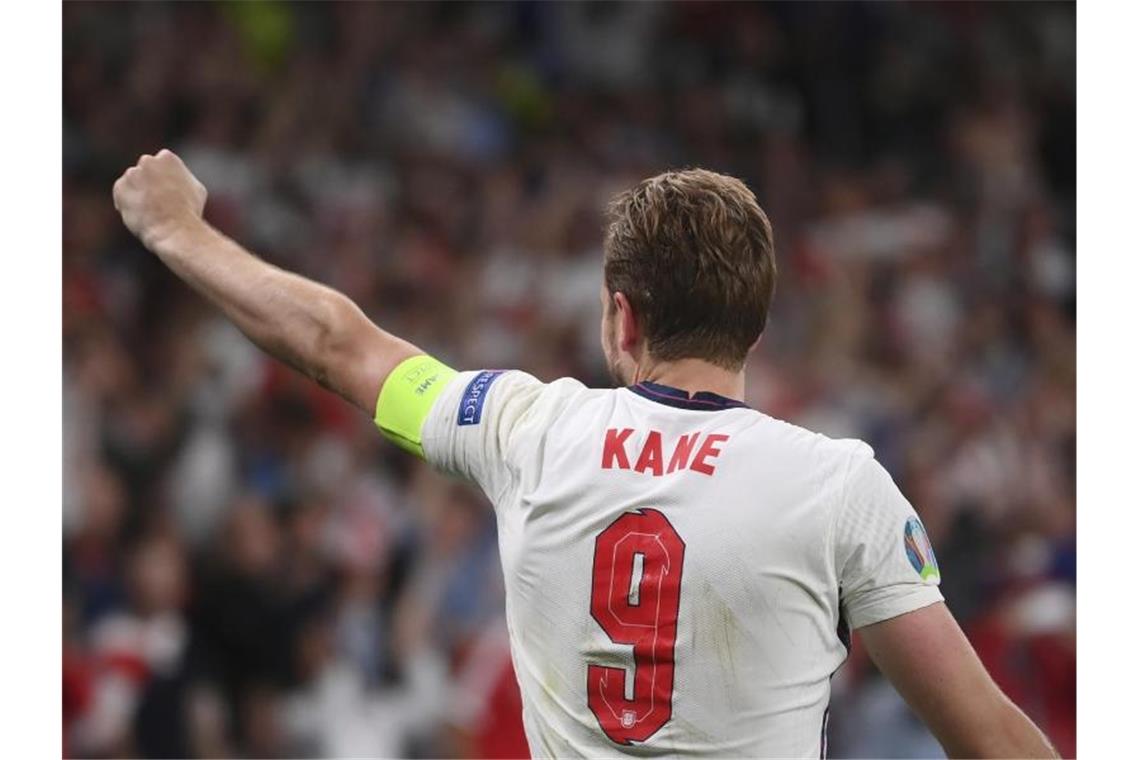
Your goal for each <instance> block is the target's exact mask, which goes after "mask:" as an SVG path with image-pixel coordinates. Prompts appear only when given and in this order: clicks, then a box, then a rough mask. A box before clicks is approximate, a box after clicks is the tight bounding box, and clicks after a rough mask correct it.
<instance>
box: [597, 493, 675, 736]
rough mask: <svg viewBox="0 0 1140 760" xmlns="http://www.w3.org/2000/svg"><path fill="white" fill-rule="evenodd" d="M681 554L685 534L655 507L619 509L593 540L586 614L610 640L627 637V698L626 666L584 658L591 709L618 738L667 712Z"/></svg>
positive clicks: (654, 724)
mask: <svg viewBox="0 0 1140 760" xmlns="http://www.w3.org/2000/svg"><path fill="white" fill-rule="evenodd" d="M684 560H685V542H684V541H682V540H681V537H680V536H679V535H677V531H676V530H674V529H673V526H672V525H671V524H670V523H669V520H667V519H666V518H665V515H663V514H661V513H660V512H658V511H657V510H655V509H641V510H638V511H636V512H627V513H625V514H624V515H622V516H621V517H619V518H618V519H617V520H615V521H614V522H612V523H611V524H610V526H609V527H608V528H606V529H605V530H603V531H602V532H601V533H600V534H598V538H597V541H596V542H595V544H594V577H593V593H592V595H591V597H590V614H591V615H592V616H593V618H594V620H596V621H598V625H600V626H601V627H602V630H603V631H605V632H606V634H607V635H608V636H609V637H610V640H611V641H613V642H614V643H615V644H632V645H633V691H632V694H633V698H632V699H626V697H625V694H626V677H627V671H626V669H625V668H610V667H604V666H602V665H590V666H589V667H588V669H587V673H586V693H587V695H588V699H589V705H590V711H591V712H593V713H594V716H595V717H597V719H598V723H599V725H601V727H602V731H604V732H605V734H606V736H608V737H609V738H610V739H612V740H613V741H615V742H617V743H618V744H624V745H630V744H632V743H633V742H643V741H645V740H646V739H648V738H649V737H650V736H652V735H653V734H654V733H656V732H657V731H658V730H659V729H660V728H661V727H662V726H664V725H665V724H666V723H667V722H668V721H669V718H670V717H672V715H673V649H674V645H675V644H676V641H677V611H678V609H679V607H680V604H681V566H682V564H683V563H684ZM637 575H640V577H639V578H638V577H635V576H637Z"/></svg>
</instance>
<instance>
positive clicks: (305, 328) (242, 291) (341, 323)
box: [153, 222, 417, 409]
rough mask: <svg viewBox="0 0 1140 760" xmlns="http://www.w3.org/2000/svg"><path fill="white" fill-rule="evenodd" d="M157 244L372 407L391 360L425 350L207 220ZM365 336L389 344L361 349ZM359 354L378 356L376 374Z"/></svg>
mask: <svg viewBox="0 0 1140 760" xmlns="http://www.w3.org/2000/svg"><path fill="white" fill-rule="evenodd" d="M153 249H154V252H155V253H156V254H157V255H158V256H159V257H160V258H161V259H162V261H163V262H164V263H165V264H166V265H167V266H169V267H170V269H171V270H172V271H173V272H174V273H175V274H177V275H178V276H179V277H180V278H181V279H183V280H184V281H185V282H186V283H187V284H188V285H190V286H191V287H192V288H194V289H195V290H196V291H198V292H199V293H201V294H202V295H203V296H205V297H206V298H207V299H209V300H210V301H211V302H212V303H214V304H215V305H216V306H217V307H218V308H219V309H221V310H222V311H223V312H224V313H225V315H226V316H227V317H228V318H229V319H230V320H231V321H233V323H234V324H235V325H236V326H237V327H238V328H239V329H240V330H241V331H242V332H243V333H245V334H246V335H247V336H248V337H249V338H250V340H252V341H253V342H254V343H255V344H257V345H258V346H259V347H260V348H262V349H263V350H265V351H266V352H267V353H269V354H271V355H273V356H274V357H276V358H278V359H280V360H281V361H284V362H285V363H287V364H289V365H290V366H292V367H294V368H295V369H297V370H299V371H300V372H302V373H304V374H305V375H307V376H309V377H310V378H312V379H314V380H316V381H317V382H319V383H320V384H321V385H323V386H325V387H327V388H329V389H330V390H333V391H335V392H337V393H339V394H340V395H342V396H344V397H345V398H347V399H349V400H350V401H352V402H354V403H356V404H357V405H358V406H362V407H363V408H365V409H369V406H370V405H371V404H373V403H374V402H375V399H376V393H377V392H378V390H379V387H380V384H381V383H382V382H383V379H384V377H386V376H387V371H386V370H385V368H387V369H388V370H390V368H391V367H392V366H395V363H398V361H399V360H401V359H402V358H404V357H406V356H410V355H412V354H414V353H416V352H417V351H416V349H415V347H414V346H411V345H410V344H407V343H405V342H403V341H400V340H398V339H396V338H394V337H392V336H390V335H388V334H387V333H383V332H382V331H380V330H379V329H378V328H376V327H375V326H374V325H372V324H371V323H370V322H368V320H367V318H366V317H365V316H364V315H363V313H361V312H360V310H359V309H358V308H357V307H356V305H355V304H353V303H352V301H351V300H349V299H348V298H347V297H346V296H344V295H343V294H341V293H339V292H337V291H335V290H333V289H332V288H329V287H327V286H325V285H321V284H320V283H317V282H313V281H312V280H308V279H306V278H304V277H301V276H299V275H296V274H293V273H291V272H287V271H285V270H283V269H280V268H278V267H275V266H273V265H272V264H269V263H267V262H265V261H263V260H261V259H259V258H257V257H256V256H254V255H252V254H251V253H249V252H248V251H246V250H245V249H244V248H242V247H241V246H240V245H238V244H237V243H235V242H234V241H232V240H230V239H229V238H227V237H226V236H225V235H223V234H221V233H220V232H218V231H217V230H215V229H213V228H212V227H210V226H209V225H208V224H206V223H205V222H201V223H198V224H193V225H187V226H186V227H185V228H182V229H179V230H178V231H177V232H174V233H172V234H170V235H169V236H167V237H165V238H164V239H162V240H161V241H156V242H155V243H154V245H153ZM365 333H377V334H378V335H376V336H373V335H367V334H365ZM365 341H368V342H370V343H371V345H373V346H375V345H376V344H377V343H381V344H382V345H381V346H380V347H379V348H380V349H381V350H379V351H378V352H377V351H372V352H368V353H371V354H373V355H354V354H364V353H366V349H365V348H364V347H363V346H358V345H354V343H364V342H365ZM376 353H380V354H381V355H380V356H377V355H375V354H376ZM386 354H391V356H390V357H389V356H386ZM353 362H357V363H359V364H360V365H367V363H369V362H371V363H374V364H376V365H377V369H376V371H375V375H376V376H375V377H374V378H373V379H372V380H371V381H369V379H368V378H367V377H365V378H363V379H362V380H361V379H357V378H355V377H352V376H351V375H352V372H351V371H350V370H352V369H357V368H353V367H351V366H349V365H351V364H352V363H353ZM362 382H363V386H364V387H358V386H360V385H361V384H362ZM369 384H370V385H371V386H374V387H370V385H369Z"/></svg>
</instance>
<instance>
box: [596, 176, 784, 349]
mask: <svg viewBox="0 0 1140 760" xmlns="http://www.w3.org/2000/svg"><path fill="white" fill-rule="evenodd" d="M609 214H610V220H609V226H608V227H607V229H606V235H605V275H604V276H605V284H606V288H607V289H608V290H609V292H610V294H611V297H612V294H614V293H617V292H619V291H620V292H622V293H624V294H625V296H626V298H628V299H629V302H630V304H631V305H632V306H633V309H634V312H635V313H636V314H637V316H638V318H639V319H641V320H642V328H643V330H644V331H645V337H646V341H647V345H648V349H649V353H650V354H652V355H653V356H654V357H655V358H657V359H659V360H662V361H673V360H676V359H682V358H698V359H704V360H706V361H709V362H712V363H713V364H716V365H718V366H722V367H725V368H728V369H739V368H740V367H742V366H743V365H744V359H745V357H746V356H747V355H748V350H749V349H750V348H751V347H752V345H753V344H754V343H755V342H756V339H757V338H759V337H760V333H762V332H763V331H764V325H765V324H766V322H767V320H768V307H769V306H770V305H771V303H772V294H773V292H774V290H775V287H776V258H775V253H774V251H773V244H772V225H771V224H770V223H769V222H768V217H767V216H766V215H765V214H764V211H763V210H762V209H761V208H760V206H759V204H758V203H757V202H756V196H754V195H753V194H752V191H751V190H749V189H748V188H747V187H746V186H745V184H744V183H743V182H741V181H740V180H738V179H736V178H735V177H728V176H725V175H723V174H717V173H715V172H710V171H706V170H704V169H688V170H686V171H677V172H666V173H665V174H659V175H657V176H656V177H651V178H649V179H647V180H643V181H642V182H640V183H638V184H637V186H635V187H633V188H632V189H630V190H626V191H625V192H622V193H620V194H618V195H617V196H616V197H615V198H614V199H613V201H612V202H611V203H610V207H609Z"/></svg>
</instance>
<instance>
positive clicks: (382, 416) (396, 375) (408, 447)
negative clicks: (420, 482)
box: [374, 354, 459, 459]
mask: <svg viewBox="0 0 1140 760" xmlns="http://www.w3.org/2000/svg"><path fill="white" fill-rule="evenodd" d="M458 374H459V373H458V372H456V371H455V370H453V369H452V368H451V367H448V366H447V365H446V364H444V363H443V362H441V361H439V360H438V359H435V358H433V357H431V356H428V355H426V354H420V355H419V356H413V357H412V358H410V359H405V360H404V361H402V362H400V363H399V364H397V365H396V368H395V369H394V370H392V374H390V375H388V379H387V380H385V381H384V386H383V387H382V388H381V389H380V396H379V398H377V399H376V416H375V418H374V420H375V422H376V427H378V428H380V432H381V433H383V434H384V437H385V438H387V439H388V440H390V441H392V443H394V444H396V445H397V446H399V447H400V448H401V449H403V450H404V451H410V452H411V453H413V454H415V455H416V456H418V457H419V458H420V459H423V456H424V449H423V445H422V440H421V438H420V433H421V431H422V430H423V426H424V421H425V420H427V416H428V412H430V411H431V407H432V405H433V404H434V403H435V400H436V398H438V397H439V394H440V393H441V392H442V391H443V389H444V388H445V387H447V384H448V383H449V382H451V380H453V379H454V378H455V376H456V375H458Z"/></svg>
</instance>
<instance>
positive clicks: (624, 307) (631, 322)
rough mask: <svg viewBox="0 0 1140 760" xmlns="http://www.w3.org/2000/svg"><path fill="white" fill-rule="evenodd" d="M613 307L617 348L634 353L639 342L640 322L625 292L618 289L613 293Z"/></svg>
mask: <svg viewBox="0 0 1140 760" xmlns="http://www.w3.org/2000/svg"><path fill="white" fill-rule="evenodd" d="M613 302H614V308H615V309H616V310H617V313H616V314H615V315H614V318H615V320H616V322H617V331H618V334H617V339H618V348H620V349H621V350H622V351H625V352H626V353H628V354H634V353H635V349H636V347H637V345H638V344H639V343H640V342H641V338H642V335H641V324H640V323H639V322H638V319H637V315H636V314H634V312H633V306H632V305H631V304H630V302H629V299H628V298H626V297H625V293H622V292H621V291H618V292H617V293H614V295H613Z"/></svg>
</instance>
